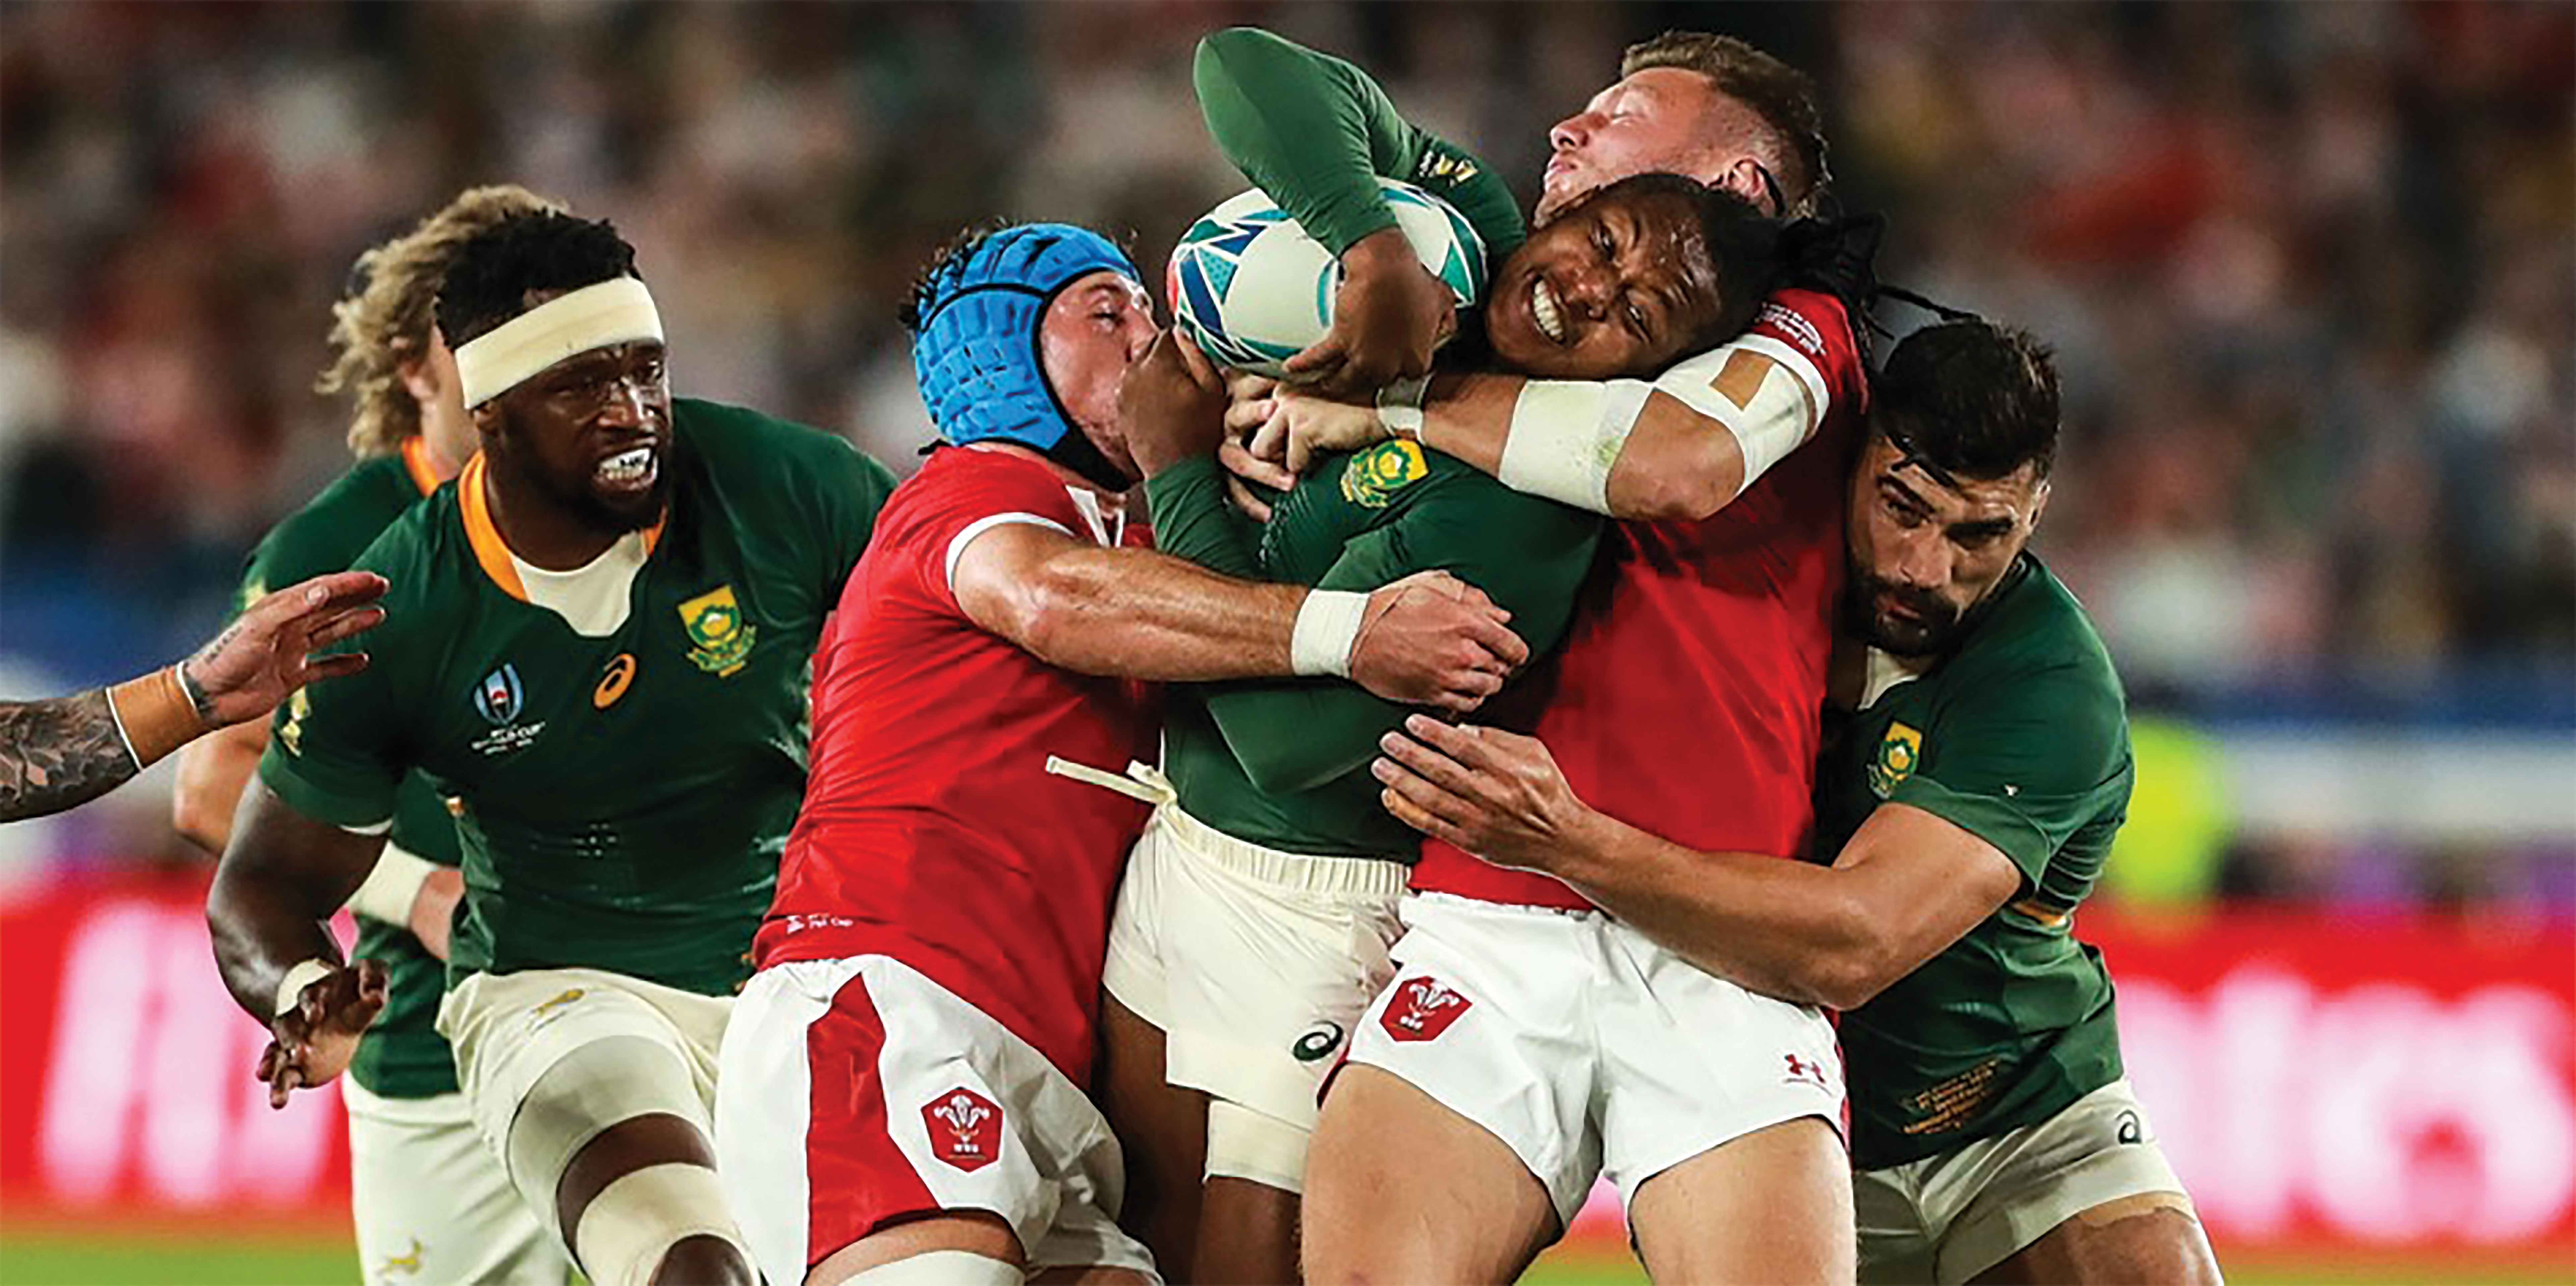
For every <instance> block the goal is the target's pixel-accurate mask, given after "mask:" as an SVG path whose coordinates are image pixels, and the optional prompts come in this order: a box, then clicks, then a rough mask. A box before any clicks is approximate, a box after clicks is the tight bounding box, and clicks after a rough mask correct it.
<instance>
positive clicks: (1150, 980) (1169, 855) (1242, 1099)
mask: <svg viewBox="0 0 2576 1286" xmlns="http://www.w3.org/2000/svg"><path fill="white" fill-rule="evenodd" d="M1405 877H1406V868H1405V867H1404V865H1403V864H1402V863H1399V862H1393V861H1388V860H1384V859H1380V858H1366V857H1316V856H1310V855H1306V854H1300V853H1286V852H1281V851H1279V850H1276V849H1271V848H1265V847H1263V846H1261V845H1259V844H1253V843H1250V842H1247V841H1244V840H1239V839H1236V838H1234V837H1233V836H1230V835H1226V834H1224V833H1223V832H1220V831H1218V830H1216V829H1214V828H1212V827H1210V826H1208V825H1207V824H1206V823H1204V822H1201V821H1199V820H1198V819H1196V818H1194V817H1191V816H1190V815H1189V814H1188V813H1185V812H1183V811H1182V810H1181V809H1180V807H1179V806H1178V805H1176V804H1165V805H1163V806H1162V807H1160V808H1158V809H1156V810H1155V811H1154V816H1153V819H1152V820H1151V821H1150V822H1148V823H1147V824H1146V827H1145V833H1144V835H1143V836H1142V837H1140V838H1139V839H1138V840H1137V841H1136V848H1135V851H1134V852H1133V854H1132V855H1131V856H1130V857H1129V858H1128V862H1127V874H1126V877H1125V880H1124V881H1123V882H1122V883H1121V884H1120V886H1119V890H1118V906H1117V912H1116V914H1115V915H1114V916H1113V917H1112V919H1111V921H1110V928H1109V953H1108V957H1107V960H1106V962H1105V964H1104V966H1103V969H1102V972H1101V981H1102V985H1103V986H1104V987H1106V988H1107V990H1108V992H1109V994H1110V995H1111V996H1112V997H1114V998H1116V999H1117V1001H1118V1003H1119V1004H1122V1005H1124V1006H1126V1007H1127V1008H1128V1009H1129V1010H1130V1011H1131V1012H1133V1013H1135V1014H1136V1016H1137V1017H1140V1018H1142V1019H1144V1020H1145V1021H1147V1022H1149V1023H1152V1024H1153V1025H1154V1026H1156V1027H1158V1028H1160V1029H1162V1031H1163V1033H1164V1036H1165V1046H1164V1048H1165V1056H1164V1057H1165V1072H1164V1074H1165V1079H1166V1080H1168V1081H1169V1082H1170V1083H1171V1084H1173V1085H1177V1086H1180V1087H1182V1088H1185V1089H1194V1090H1202V1091H1205V1092H1206V1093H1207V1094H1208V1095H1209V1096H1210V1097H1211V1098H1215V1099H1221V1100H1224V1101H1226V1102H1229V1103H1233V1104H1235V1105H1237V1106H1239V1107H1243V1108H1248V1109H1250V1110H1252V1111H1255V1112H1258V1113H1261V1114H1262V1115H1263V1116H1266V1117H1270V1118H1273V1119H1274V1120H1276V1121H1278V1122H1280V1123H1281V1124H1282V1125H1284V1126H1286V1127H1288V1128H1289V1129H1292V1130H1294V1131H1296V1132H1299V1133H1305V1134H1311V1133H1312V1132H1313V1131H1314V1128H1315V1095H1316V1091H1317V1090H1318V1089H1320V1088H1321V1087H1322V1085H1323V1079H1324V1074H1325V1072H1326V1071H1328V1070H1330V1069H1331V1068H1332V1066H1333V1065H1334V1063H1335V1062H1336V1061H1337V1060H1338V1058H1339V1056H1340V1055H1341V1052H1342V1049H1343V1046H1344V1045H1345V1044H1346V1043H1347V1041H1348V1039H1349V1036H1350V1032H1351V1029H1352V1027H1353V1026H1354V1025H1355V1024H1356V1023H1358V1021H1359V1017H1360V1014H1361V1012H1362V1011H1363V1010H1365V1009H1366V1008H1367V1007H1368V1002H1369V1000H1370V998H1371V997H1373V996H1375V995H1376V994H1377V992H1378V989H1379V988H1381V987H1383V986H1385V985H1386V982H1387V979H1388V978H1389V977H1390V976H1391V971H1392V968H1393V964H1392V962H1391V961H1390V959H1389V958H1388V955H1387V948H1388V947H1389V945H1391V944H1392V943H1393V942H1394V941H1395V938H1396V934H1397V932H1398V930H1399V928H1400V927H1401V926H1400V924H1399V922H1398V920H1397V918H1396V904H1397V902H1398V901H1399V900H1400V899H1401V898H1402V897H1403V894H1404V883H1405ZM1212 1148H1213V1144H1212ZM1210 1166H1211V1173H1228V1172H1230V1171H1229V1170H1228V1169H1227V1168H1226V1166H1225V1164H1224V1162H1223V1161H1222V1160H1221V1159H1220V1158H1217V1157H1215V1156H1214V1155H1213V1154H1212V1155H1211V1157H1210ZM1303 1168H1304V1167H1303V1164H1302V1158H1300V1159H1299V1161H1298V1164H1297V1165H1296V1166H1295V1169H1296V1170H1297V1171H1298V1172H1299V1173H1301V1174H1302V1171H1303ZM1246 1177H1259V1176H1249V1175H1248V1176H1246ZM1276 1177H1278V1178H1280V1179H1284V1180H1289V1181H1291V1182H1293V1179H1292V1178H1291V1177H1290V1176H1284V1175H1283V1176H1276ZM1291 1190H1294V1189H1293V1188H1292V1189H1291Z"/></svg>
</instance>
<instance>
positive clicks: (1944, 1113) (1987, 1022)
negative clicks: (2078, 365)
mask: <svg viewBox="0 0 2576 1286" xmlns="http://www.w3.org/2000/svg"><path fill="white" fill-rule="evenodd" d="M2007 576H2008V577H2009V579H2008V580H2007V581H2006V583H2005V584H2004V585H2003V586H2002V587H2000V588H1999V589H1997V590H1996V591H1995V597H1994V599H1993V601H1992V605H1991V606H1989V607H1986V608H1982V609H1980V610H1981V613H1982V615H1981V616H1980V618H1979V619H1977V620H1975V621H1974V622H1972V623H1971V625H1970V626H1969V628H1968V630H1967V633H1966V635H1965V636H1964V637H1963V638H1962V639H1961V641H1960V643H1959V645H1958V647H1957V649H1956V650H1955V651H1953V652H1951V653H1950V654H1949V655H1947V656H1945V657H1943V658H1941V659H1940V660H1939V661H1937V662H1936V663H1935V665H1934V666H1933V668H1931V669H1930V670H1928V671H1927V672H1925V673H1923V674H1921V675H1920V676H1918V677H1915V678H1912V679H1909V680H1905V681H1902V682H1899V683H1897V684H1895V686H1893V687H1890V688H1888V689H1887V690H1886V691H1885V692H1883V693H1881V694H1879V695H1878V696H1877V697H1876V699H1875V700H1873V701H1870V702H1869V703H1868V704H1867V705H1866V706H1865V707H1864V708H1862V709H1861V710H1860V711H1858V712H1857V713H1854V714H1850V715H1848V716H1833V715H1829V716H1828V719H1827V732H1826V736H1827V740H1826V747H1825V753H1824V758H1823V762H1822V763H1821V764H1820V765H1819V766H1818V769H1817V773H1816V831H1817V839H1818V843H1819V847H1818V849H1817V852H1818V853H1820V854H1828V855H1829V854H1833V853H1838V852H1840V851H1841V849H1842V847H1843V845H1844V844H1845V843H1846V842H1848V841H1849V840H1850V839H1851V837H1852V833H1853V832H1854V831H1857V830H1859V829H1860V825H1861V823H1862V822H1863V821H1864V820H1866V819H1867V818H1868V816H1869V814H1870V812H1871V811H1872V810H1873V809H1875V808H1877V807H1878V806H1879V804H1880V803H1882V802H1890V803H1898V804H1908V805H1912V806H1913V807H1916V808H1920V809H1923V810H1924V811H1926V812H1929V813H1933V814H1936V815H1938V816H1940V817H1942V818H1944V819H1946V820H1948V821H1950V822H1953V823H1955V824H1957V825H1959V826H1961V827H1963V828H1965V829H1967V830H1968V831H1970V832H1972V833H1974V834H1975V835H1977V836H1978V837H1979V838H1981V839H1983V840H1985V841H1986V842H1987V843H1989V844H1992V845H1994V846H1995V847H1996V848H1997V849H2000V850H2002V852H2003V854H2004V856H2006V857H2008V858H2011V859H2012V862H2013V864H2014V865H2015V866H2018V867H2020V868H2021V872H2022V887H2021V891H2020V893H2019V894H2018V895H2016V898H2015V900H2014V901H2013V902H2012V903H2010V904H2009V905H2007V906H2005V907H2003V908H2001V909H1999V910H1997V911H1996V912H1995V913H1994V914H1993V915H1991V916H1988V917H1987V918H1986V919H1985V920H1984V921H1983V922H1982V923H1980V924H1978V925H1977V926H1976V927H1975V928H1973V929H1971V930H1969V931H1968V934H1967V936H1965V937H1963V938H1961V939H1959V940H1958V941H1957V942H1955V943H1952V944H1951V945H1950V946H1949V947H1948V948H1946V949H1945V950H1943V951H1942V952H1941V953H1940V954H1939V955H1936V956H1934V957H1933V958H1932V959H1930V960H1928V961H1925V962H1924V964H1923V966H1922V967H1921V968H1919V969H1916V970H1915V971H1914V972H1913V973H1911V974H1908V975H1906V976H1905V977H1904V978H1903V979H1901V980H1899V981H1898V982H1897V983H1896V984H1895V985H1894V986H1892V987H1889V988H1888V989H1887V990H1886V991H1884V992H1881V993H1880V994H1879V995H1878V996H1877V997H1876V998H1874V999H1872V1000H1871V1001H1870V1002H1869V1003H1868V1004H1866V1005H1863V1006H1861V1007H1860V1008H1858V1009H1855V1010H1853V1011H1851V1012H1850V1013H1848V1014H1845V1015H1843V1021H1842V1040H1843V1052H1844V1057H1845V1060H1846V1062H1847V1064H1848V1066H1849V1071H1850V1077H1851V1086H1850V1089H1851V1116H1852V1159H1853V1163H1854V1164H1855V1165H1857V1166H1859V1167H1860V1168H1862V1169H1870V1170H1874V1169H1879V1168H1882V1167H1886V1166H1892V1165H1901V1164H1904V1163H1905V1162H1908V1161H1914V1160H1919V1159H1921V1158H1923V1157H1927V1156H1931V1155H1934V1154H1936V1153H1940V1152H1945V1151H1948V1150H1950V1149H1952V1148H1956V1147H1959V1146H1961V1145H1963V1144H1966V1143H1970V1142H1973V1141H1975V1140H1977V1139H1981V1138H1987V1137H1990V1136H1992V1135H1995V1134H1998V1133H2001V1132H2003V1131H2005V1130H2010V1129H2016V1128H2019V1127H2021V1126H2025V1125H2030V1124H2034V1123H2036V1122H2039V1121H2042V1120H2045V1119H2047V1118H2048V1117H2050V1116H2052V1115H2055V1114H2056V1113H2057V1112H2059V1111H2061V1110H2063V1109H2064V1108H2065V1107H2067V1106H2068V1105H2069V1104H2071V1103H2073V1102H2075V1100H2077V1099H2079V1098H2082V1097H2083V1096H2084V1095H2086V1094H2088V1093H2091V1092H2092V1091H2094V1090H2096V1089H2099V1088H2101V1087H2102V1086H2104V1085H2107V1084H2109V1083H2111V1082H2112V1081H2114V1080H2117V1079H2118V1078H2119V1077H2120V1075H2121V1071H2120V1043H2119V1031H2118V1027H2117V1025H2116V1022H2115V1020H2114V1019H2113V1016H2112V1007H2111V978H2110V975H2109V974H2108V973H2107V972H2105V971H2104V969H2103V967H2102V953H2101V952H2099V951H2097V950H2095V949H2094V948H2092V947H2089V946H2086V945H2085V944H2083V943H2082V942H2079V941H2077V940H2076V939H2075V937H2074V936H2073V915H2074V910H2075V907H2076V905H2077V904H2078V903H2080V902H2082V901H2083V900H2084V897H2085V895H2086V894H2088V893H2090V892H2092V890H2093V882H2094V880H2095V879H2096V878H2098V877H2099V876H2100V875H2101V873H2102V859H2103V857H2104V855H2105V854H2107V853H2108V852H2110V849H2111V838H2112V836H2113V835H2114V834H2116V833H2117V832H2118V831H2119V829H2120V822H2121V820H2122V818H2123V817H2124V816H2125V815H2126V813H2127V810H2128V803H2129V786H2130V782H2131V778H2132V768H2131V764H2130V758H2129V727H2128V714H2127V710H2126V702H2125V699H2124V698H2123V697H2122V695H2121V692H2120V680H2119V676H2118V675H2117V674H2116V673H2114V672H2113V670H2112V668H2111V657H2110V654H2109V653H2108V652H2107V651H2105V650H2104V649H2103V647H2102V640H2101V638H2100V636H2099V635H2097V634H2095V633H2094V631H2093V623H2092V621H2091V620H2089V619H2088V618H2087V617H2086V616H2085V614H2084V608H2083V605H2082V604H2080V603H2078V602H2076V600H2075V596H2074V595H2073V594H2072V593H2070V592H2068V591H2067V589H2066V587H2065V586H2064V585H2062V584H2060V583H2059V582H2058V580H2057V578H2056V577H2055V576H2052V575H2050V574H2049V572H2048V569H2047V568H2046V567H2043V566H2041V565H2040V563H2039V560H2038V559H2036V558H2034V557H2032V556H2030V555H2028V554H2024V555H2023V556H2022V560H2021V562H2020V563H2019V564H2018V565H2016V566H2015V567H2014V568H2013V570H2012V571H2010V572H2009V573H2007ZM1873 659H1876V658H1873Z"/></svg>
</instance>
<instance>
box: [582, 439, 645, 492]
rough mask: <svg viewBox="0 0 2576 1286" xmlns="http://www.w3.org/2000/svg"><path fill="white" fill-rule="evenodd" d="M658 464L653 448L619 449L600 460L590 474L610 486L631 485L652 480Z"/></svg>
mask: <svg viewBox="0 0 2576 1286" xmlns="http://www.w3.org/2000/svg"><path fill="white" fill-rule="evenodd" d="M659 466H660V461H659V457H658V454H657V453H656V452H655V451H654V450H653V448H651V447H649V446H641V447H636V448H634V449H633V450H629V451H620V452H618V453H617V454H615V455H613V456H610V457H608V458H607V459H605V460H602V461H600V462H599V466H598V468H596V469H594V470H592V475H593V476H594V477H596V478H598V479H599V480H600V481H601V482H602V483H605V484H607V485H609V486H612V487H633V486H639V485H643V484H646V483H650V482H651V481H653V476H654V474H655V473H656V472H657V471H658V469H659Z"/></svg>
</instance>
